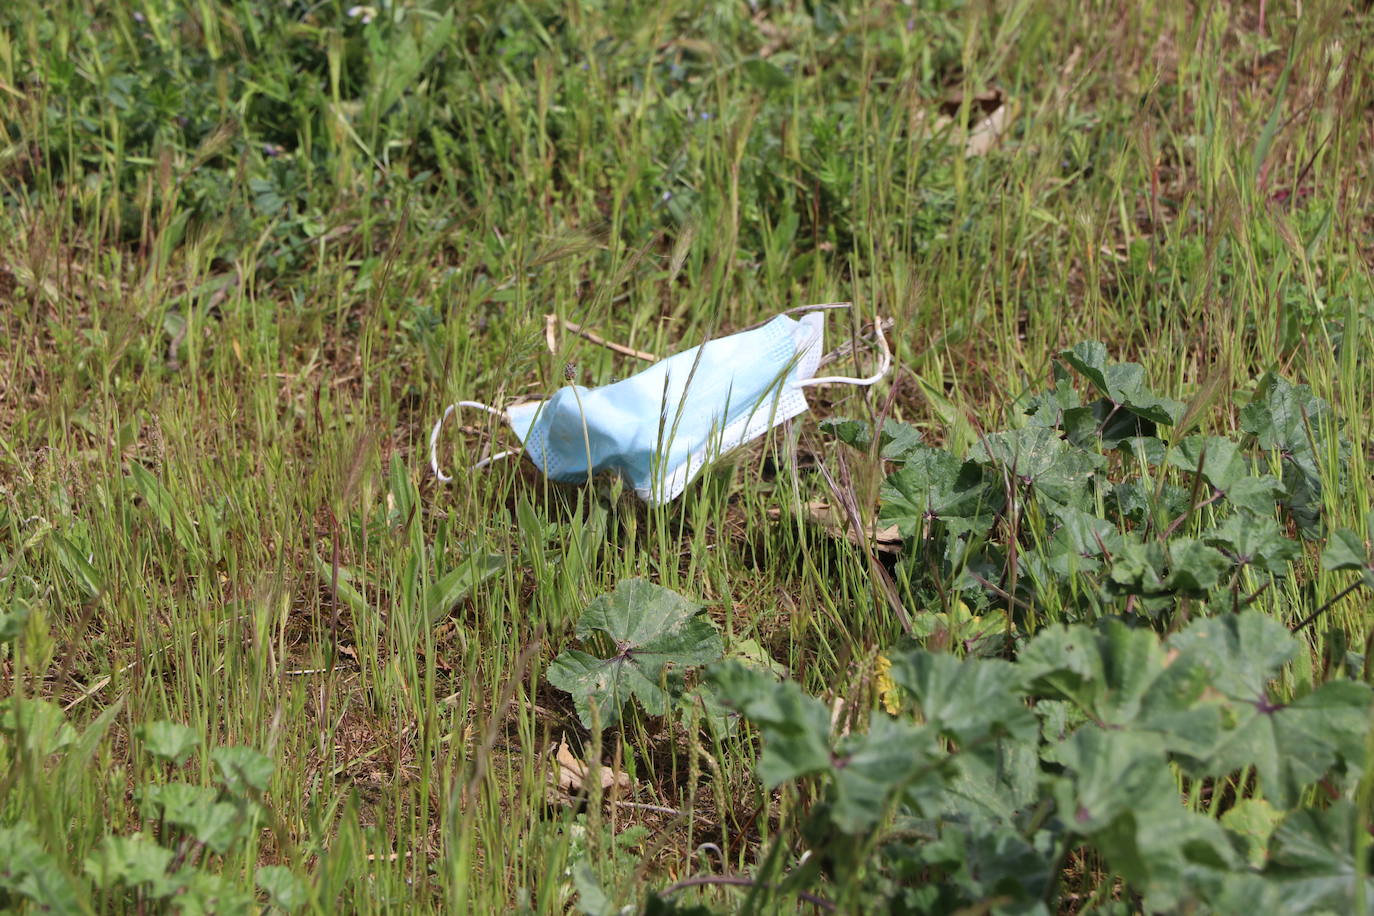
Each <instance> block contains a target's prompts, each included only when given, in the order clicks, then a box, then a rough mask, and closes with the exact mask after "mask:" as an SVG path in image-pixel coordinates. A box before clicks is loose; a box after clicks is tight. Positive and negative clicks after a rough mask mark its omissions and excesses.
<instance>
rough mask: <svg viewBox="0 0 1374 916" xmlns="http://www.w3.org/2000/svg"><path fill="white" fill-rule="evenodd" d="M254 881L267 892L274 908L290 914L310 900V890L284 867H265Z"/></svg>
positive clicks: (257, 873) (255, 874)
mask: <svg viewBox="0 0 1374 916" xmlns="http://www.w3.org/2000/svg"><path fill="white" fill-rule="evenodd" d="M253 880H254V881H255V882H256V883H257V885H258V887H260V888H262V889H263V891H264V892H266V894H267V899H268V900H269V901H271V902H272V905H273V906H276V907H280V908H281V909H283V910H285V911H286V912H288V913H289V912H291V911H292V910H296V909H299V908H300V907H302V906H304V905H305V904H306V903H307V902H308V901H309V900H310V889H309V888H308V887H306V885H305V882H304V881H302V880H301V879H300V878H298V877H297V876H296V874H295V873H294V872H292V871H291V869H289V868H287V867H286V866H284V865H264V866H262V867H261V868H259V869H258V870H257V872H256V873H254V875H253Z"/></svg>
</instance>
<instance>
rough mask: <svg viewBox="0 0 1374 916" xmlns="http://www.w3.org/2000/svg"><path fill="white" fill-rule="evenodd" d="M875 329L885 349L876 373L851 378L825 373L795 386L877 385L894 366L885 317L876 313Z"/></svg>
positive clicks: (879, 342)
mask: <svg viewBox="0 0 1374 916" xmlns="http://www.w3.org/2000/svg"><path fill="white" fill-rule="evenodd" d="M873 329H874V330H875V331H877V332H878V346H879V347H880V348H881V349H882V351H883V355H882V359H880V360H879V362H878V371H877V372H876V373H874V374H873V375H870V376H869V377H868V378H850V377H849V376H847V375H825V376H821V377H820V378H809V379H803V380H802V381H800V382H795V383H793V384H794V387H796V388H805V387H806V386H807V385H834V384H842V385H876V384H877V383H878V382H880V381H881V380H882V378H883V376H885V375H887V372H888V370H889V369H891V368H892V351H891V350H890V349H888V346H887V337H886V335H884V334H883V319H882V318H880V317H878V316H876V315H875V316H874V319H873Z"/></svg>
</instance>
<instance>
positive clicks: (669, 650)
mask: <svg viewBox="0 0 1374 916" xmlns="http://www.w3.org/2000/svg"><path fill="white" fill-rule="evenodd" d="M700 612H701V607H700V606H699V605H696V604H693V603H692V602H690V601H688V600H687V599H686V598H683V597H682V596H681V595H679V594H677V593H676V592H674V591H671V590H669V589H666V588H661V587H659V586H657V585H654V584H653V583H651V582H647V581H645V580H643V579H628V580H625V581H622V582H620V583H619V584H618V585H617V586H616V588H615V591H614V592H612V593H611V594H608V595H601V596H600V597H598V598H596V599H595V600H594V601H592V603H591V604H589V605H588V606H587V610H586V611H585V612H584V613H583V615H582V618H581V620H579V621H578V625H577V635H578V636H579V637H580V638H582V639H588V638H589V637H590V636H591V635H592V634H593V633H594V632H596V631H600V632H603V633H605V634H606V635H607V636H608V637H610V639H611V641H612V643H613V646H614V652H615V654H614V655H613V656H611V657H610V658H607V659H599V658H596V657H595V656H593V655H589V654H587V653H585V652H580V651H576V650H570V651H567V652H564V653H563V654H562V655H560V656H559V657H558V658H556V659H554V661H553V664H552V665H551V666H550V667H549V672H548V678H549V683H551V684H553V685H554V686H555V687H557V688H559V689H560V690H564V691H567V692H568V693H570V694H572V696H573V702H574V703H575V704H576V706H577V710H578V715H579V716H580V717H581V719H582V722H583V724H586V725H589V726H590V725H591V723H592V714H591V706H592V704H593V703H594V704H595V705H596V708H597V713H598V716H599V721H600V723H601V725H602V727H605V726H607V725H611V724H613V723H614V722H615V721H616V720H617V719H618V718H619V716H620V709H621V706H622V705H623V704H624V703H625V702H627V701H628V700H629V699H630V697H636V698H638V700H639V702H640V703H641V704H642V705H643V706H644V709H645V711H646V712H648V713H650V714H651V715H663V714H664V713H665V712H666V711H667V708H668V695H667V693H666V692H665V691H664V690H663V688H662V687H661V686H660V681H661V679H662V676H663V671H664V668H665V667H666V666H667V665H669V664H672V665H675V666H677V667H679V668H681V667H686V666H693V665H705V664H708V663H710V662H713V661H715V660H716V659H718V658H720V657H721V654H722V653H723V651H724V647H723V644H722V642H721V638H720V634H719V633H718V632H717V631H716V628H715V625H714V624H712V623H711V621H710V620H708V619H707V618H705V617H704V616H702V615H701V613H700Z"/></svg>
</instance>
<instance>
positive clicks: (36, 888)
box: [0, 822, 87, 913]
mask: <svg viewBox="0 0 1374 916" xmlns="http://www.w3.org/2000/svg"><path fill="white" fill-rule="evenodd" d="M0 892H8V893H9V894H11V895H16V896H19V897H26V898H28V899H29V900H31V901H33V902H34V904H36V909H37V911H38V912H43V913H79V912H85V911H86V909H87V908H86V907H83V906H82V905H81V903H80V901H79V900H78V898H77V892H76V888H75V887H74V886H73V884H72V881H71V879H70V878H69V877H68V876H67V873H66V870H65V869H64V868H63V867H62V865H61V863H59V862H58V859H57V857H56V856H54V855H53V854H52V853H50V852H48V851H47V850H46V849H44V848H43V845H42V844H41V843H40V842H39V841H38V835H37V832H36V831H35V830H34V829H33V826H32V825H31V824H26V823H22V822H21V823H19V824H17V825H15V826H13V827H0ZM5 897H6V894H5V893H0V902H6V901H5ZM7 911H8V910H7ZM18 912H26V910H25V909H24V908H23V907H19V908H18Z"/></svg>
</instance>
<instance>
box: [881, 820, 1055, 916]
mask: <svg viewBox="0 0 1374 916" xmlns="http://www.w3.org/2000/svg"><path fill="white" fill-rule="evenodd" d="M936 829H937V830H938V831H939V835H938V836H937V837H935V838H933V839H924V840H921V841H919V842H910V843H892V844H888V845H887V846H885V847H884V849H883V852H884V855H885V856H886V857H887V858H888V859H889V860H890V861H892V862H893V865H894V867H895V868H896V869H898V870H899V872H898V873H899V875H900V877H902V878H903V879H905V883H907V884H909V885H910V886H913V887H920V886H923V885H924V887H925V888H929V889H933V888H932V886H931V883H929V879H930V876H931V875H932V873H933V874H943V875H945V878H944V882H943V884H942V886H941V887H940V891H941V892H942V894H941V903H942V906H941V907H940V908H938V909H937V908H934V907H931V906H925V907H920V908H917V909H913V910H909V912H963V913H972V912H978V909H977V907H978V905H979V904H983V905H986V902H987V901H988V900H990V899H996V900H998V901H999V905H998V906H997V907H996V908H995V909H993V910H992V911H991V912H995V913H1015V914H1018V916H1049V914H1050V911H1049V910H1048V909H1046V908H1045V906H1044V898H1045V897H1046V896H1047V894H1048V892H1049V890H1050V886H1051V882H1052V881H1053V880H1054V879H1055V878H1056V877H1057V876H1056V875H1055V873H1054V869H1053V865H1052V863H1051V861H1050V858H1049V856H1048V855H1047V854H1046V852H1047V850H1046V849H1044V848H1040V849H1037V848H1036V846H1034V845H1032V844H1031V843H1028V842H1027V841H1026V840H1025V838H1023V837H1022V836H1021V834H1020V833H1019V832H1018V831H1017V830H1015V829H1012V828H1009V827H1006V826H1002V825H999V824H992V823H987V822H973V823H969V824H965V823H961V822H958V821H954V822H943V823H939V824H938V826H937V827H936ZM1042 836H1043V834H1042ZM922 878H925V879H926V880H925V881H922ZM951 884H952V885H954V887H951V886H950V885H951ZM955 888H957V889H958V890H959V891H962V894H960V895H959V897H958V898H957V899H950V898H951V897H953V896H954V892H955ZM960 906H962V909H960V908H959V907H960ZM904 912H908V911H904Z"/></svg>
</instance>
